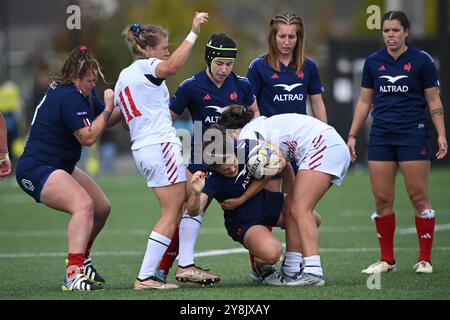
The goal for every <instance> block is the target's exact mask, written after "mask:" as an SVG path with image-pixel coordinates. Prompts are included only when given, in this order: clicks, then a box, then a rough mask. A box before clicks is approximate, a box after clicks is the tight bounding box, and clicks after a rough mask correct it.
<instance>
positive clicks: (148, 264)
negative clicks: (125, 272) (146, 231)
mask: <svg viewBox="0 0 450 320" xmlns="http://www.w3.org/2000/svg"><path fill="white" fill-rule="evenodd" d="M170 241H171V239H169V238H167V237H165V236H163V235H162V234H159V233H157V232H155V231H152V233H151V234H150V236H149V237H148V242H147V250H146V251H145V255H144V260H143V261H142V265H141V270H140V271H139V276H138V279H140V280H144V279H146V278H148V277H150V276H153V275H155V271H156V268H157V267H158V264H159V262H160V261H161V259H162V256H163V254H164V252H165V251H166V249H167V247H168V246H169V244H170Z"/></svg>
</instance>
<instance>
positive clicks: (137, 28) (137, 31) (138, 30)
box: [130, 23, 142, 37]
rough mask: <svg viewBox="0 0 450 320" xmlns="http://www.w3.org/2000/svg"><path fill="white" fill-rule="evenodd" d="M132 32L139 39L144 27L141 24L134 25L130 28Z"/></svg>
mask: <svg viewBox="0 0 450 320" xmlns="http://www.w3.org/2000/svg"><path fill="white" fill-rule="evenodd" d="M130 30H131V32H133V35H134V36H136V37H137V36H139V34H140V33H141V31H142V27H141V25H140V24H139V23H133V24H132V25H131V26H130Z"/></svg>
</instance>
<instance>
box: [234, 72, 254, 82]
mask: <svg viewBox="0 0 450 320" xmlns="http://www.w3.org/2000/svg"><path fill="white" fill-rule="evenodd" d="M235 76H236V78H237V79H238V80H239V81H242V82H245V83H248V84H250V81H249V80H248V78H247V77H243V76H240V75H237V74H236V75H235Z"/></svg>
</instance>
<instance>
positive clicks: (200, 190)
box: [187, 125, 320, 285]
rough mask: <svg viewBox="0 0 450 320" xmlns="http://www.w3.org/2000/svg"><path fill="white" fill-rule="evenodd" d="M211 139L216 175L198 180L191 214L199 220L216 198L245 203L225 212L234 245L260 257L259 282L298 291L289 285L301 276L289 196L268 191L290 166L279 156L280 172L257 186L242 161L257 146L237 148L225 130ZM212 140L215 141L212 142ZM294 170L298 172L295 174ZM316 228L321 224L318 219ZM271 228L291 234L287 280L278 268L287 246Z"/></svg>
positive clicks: (208, 146)
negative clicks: (289, 207)
mask: <svg viewBox="0 0 450 320" xmlns="http://www.w3.org/2000/svg"><path fill="white" fill-rule="evenodd" d="M205 137H206V139H205V142H204V145H203V157H204V162H205V164H207V165H208V167H209V168H210V169H211V170H212V171H211V172H201V171H197V172H195V173H194V174H193V176H192V179H191V183H192V189H193V192H192V195H191V196H190V198H189V200H188V203H187V211H188V213H189V214H192V215H195V214H197V213H198V212H203V211H204V210H206V209H207V207H208V206H209V204H210V202H211V200H212V199H213V198H215V199H216V200H217V201H218V202H219V203H221V204H223V202H224V201H225V200H227V199H239V201H240V203H239V204H240V205H239V206H237V207H236V208H233V209H232V210H230V209H226V208H224V218H225V227H226V229H227V232H228V235H229V236H230V237H231V238H232V239H233V240H234V241H237V242H239V243H241V244H242V245H243V246H244V247H245V248H247V249H248V250H249V252H250V253H251V254H253V255H254V256H255V278H256V279H255V280H257V281H260V282H263V283H266V284H270V285H284V284H287V285H289V284H291V283H292V284H294V285H295V283H294V282H291V281H289V280H290V279H296V278H297V275H298V274H300V272H301V255H300V251H301V243H300V238H299V235H298V231H297V227H296V224H295V223H294V222H293V221H292V220H291V218H290V217H289V216H287V214H286V213H287V212H288V211H287V208H286V206H285V205H284V204H285V202H284V197H285V195H284V194H283V193H281V192H271V191H268V190H266V189H264V186H265V184H266V183H267V182H268V181H269V180H270V175H273V174H277V173H279V172H281V171H282V170H283V169H284V168H285V166H286V160H285V159H284V157H283V156H282V154H281V152H279V151H278V154H279V155H280V160H279V163H278V170H271V169H273V168H268V170H267V171H268V172H270V174H267V175H266V177H267V178H264V179H261V180H256V179H255V178H254V177H253V176H252V175H251V173H250V172H248V171H247V168H246V165H245V161H238V158H239V159H240V158H241V157H240V156H241V155H244V156H245V158H247V156H248V151H249V150H250V145H251V141H248V140H247V141H242V142H240V143H239V146H238V147H235V146H234V139H233V138H232V136H231V135H227V134H226V133H225V129H224V128H223V127H221V126H219V125H214V126H212V127H211V128H210V129H208V130H207V132H206V133H205ZM208 137H213V138H214V139H210V140H209V141H206V140H207V139H208ZM211 140H212V141H211ZM218 141H219V142H218ZM222 150H226V151H225V152H222ZM228 150H229V152H227V151H228ZM288 169H290V170H291V172H292V168H290V167H289V168H288ZM292 178H293V177H292ZM292 180H293V179H292ZM316 222H317V224H319V223H320V216H318V215H317V216H316ZM266 226H276V227H280V228H283V229H285V230H286V251H287V254H286V258H285V261H284V263H283V268H282V273H281V274H280V273H279V272H277V271H276V269H275V267H274V265H275V264H276V263H277V262H278V261H279V260H280V257H281V255H282V253H283V247H282V244H281V241H280V240H279V239H278V238H276V237H275V236H274V235H273V234H272V233H271V232H270V231H269V230H268V229H267V228H266Z"/></svg>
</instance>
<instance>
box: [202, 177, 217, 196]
mask: <svg viewBox="0 0 450 320" xmlns="http://www.w3.org/2000/svg"><path fill="white" fill-rule="evenodd" d="M218 178H219V177H218V176H217V175H216V174H214V173H212V174H210V175H209V176H207V177H206V181H205V187H204V188H203V190H202V193H204V194H206V195H207V196H208V199H212V198H214V196H215V195H216V194H217V190H218V189H217V187H218V184H219V181H218Z"/></svg>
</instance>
